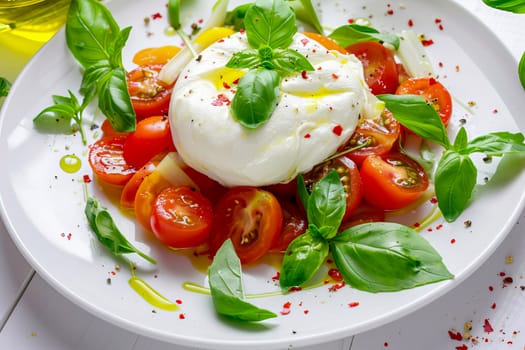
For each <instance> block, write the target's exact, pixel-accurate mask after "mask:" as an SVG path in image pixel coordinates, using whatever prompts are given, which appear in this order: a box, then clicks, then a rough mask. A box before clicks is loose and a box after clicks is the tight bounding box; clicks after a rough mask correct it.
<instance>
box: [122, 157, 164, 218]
mask: <svg viewBox="0 0 525 350" xmlns="http://www.w3.org/2000/svg"><path fill="white" fill-rule="evenodd" d="M157 164H159V161H158V160H151V161H149V162H148V163H147V164H146V165H144V166H143V167H142V168H140V169H139V170H137V172H136V173H135V174H133V176H132V177H131V178H130V179H129V180H128V182H126V184H125V185H124V188H123V189H122V192H121V193H120V206H121V207H123V208H134V207H135V197H136V195H137V191H138V189H139V187H140V184H141V183H142V182H143V181H144V179H145V178H146V177H147V176H148V175H149V174H151V173H152V172H153V171H154V170H155V169H156V167H157Z"/></svg>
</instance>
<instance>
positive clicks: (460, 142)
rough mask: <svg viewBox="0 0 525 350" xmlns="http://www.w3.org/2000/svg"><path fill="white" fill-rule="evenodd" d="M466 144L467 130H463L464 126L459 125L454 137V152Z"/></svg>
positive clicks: (460, 149) (463, 147)
mask: <svg viewBox="0 0 525 350" xmlns="http://www.w3.org/2000/svg"><path fill="white" fill-rule="evenodd" d="M467 144H468V136H467V130H465V128H464V127H461V128H460V129H459V131H458V133H457V135H456V139H455V140H454V150H456V152H460V151H462V150H464V149H465V148H466V147H467Z"/></svg>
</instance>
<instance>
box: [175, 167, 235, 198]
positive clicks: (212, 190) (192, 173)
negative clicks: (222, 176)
mask: <svg viewBox="0 0 525 350" xmlns="http://www.w3.org/2000/svg"><path fill="white" fill-rule="evenodd" d="M182 170H183V171H184V172H185V173H186V174H187V175H188V176H189V177H190V178H191V179H192V180H193V182H195V184H196V185H197V186H198V187H199V189H200V191H201V192H202V194H204V196H206V198H208V199H209V200H210V201H211V202H212V203H217V202H218V201H219V199H220V198H221V197H222V196H223V195H224V194H225V193H226V191H228V188H227V187H224V186H222V185H221V184H220V183H218V182H217V181H215V180H213V179H211V178H209V177H208V176H206V175H204V174H203V173H200V172H198V171H197V170H195V169H193V168H191V167H189V166H185V167H183V168H182Z"/></svg>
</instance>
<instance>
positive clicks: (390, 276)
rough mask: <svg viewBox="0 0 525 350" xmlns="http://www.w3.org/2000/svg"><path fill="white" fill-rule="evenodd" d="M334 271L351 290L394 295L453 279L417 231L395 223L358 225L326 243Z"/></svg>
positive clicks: (433, 250)
mask: <svg viewBox="0 0 525 350" xmlns="http://www.w3.org/2000/svg"><path fill="white" fill-rule="evenodd" d="M330 248H331V252H332V256H333V259H334V261H335V263H336V265H337V268H338V269H339V271H341V273H342V274H343V277H344V280H345V282H346V283H348V284H349V285H350V286H352V287H353V288H356V289H359V290H363V291H367V292H373V293H377V292H395V291H399V290H403V289H409V288H414V287H418V286H422V285H425V284H429V283H435V282H439V281H443V280H446V279H451V278H453V275H452V274H451V273H450V272H449V271H448V270H447V268H446V267H445V265H444V264H443V262H442V258H441V256H440V255H439V254H438V252H437V251H436V250H435V249H434V248H433V247H432V246H431V245H430V244H429V243H428V242H427V241H426V240H425V239H424V238H423V237H422V236H421V235H420V234H418V233H417V232H415V231H414V230H412V229H411V228H409V227H407V226H404V225H400V224H395V223H372V224H362V225H359V226H355V227H352V228H350V229H347V230H345V231H343V232H341V233H340V234H339V235H337V236H336V237H335V238H334V239H332V240H331V242H330Z"/></svg>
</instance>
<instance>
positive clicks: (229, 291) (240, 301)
mask: <svg viewBox="0 0 525 350" xmlns="http://www.w3.org/2000/svg"><path fill="white" fill-rule="evenodd" d="M208 277H209V283H210V291H211V296H212V300H213V305H214V306H215V310H216V311H217V313H218V314H220V315H223V316H227V317H230V318H233V319H237V320H241V321H248V322H258V321H263V320H266V319H268V318H274V317H277V315H276V314H275V313H273V312H271V311H268V310H264V309H260V308H258V307H257V306H255V305H252V304H250V303H248V302H246V301H245V296H244V288H243V284H242V270H241V262H240V260H239V258H238V257H237V255H236V253H235V249H234V247H233V244H232V242H231V240H230V239H228V240H226V241H225V242H224V243H223V244H222V246H221V248H219V250H218V251H217V253H216V254H215V257H214V258H213V262H212V264H211V265H210V268H209V272H208Z"/></svg>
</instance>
